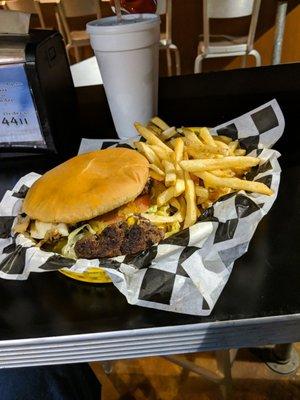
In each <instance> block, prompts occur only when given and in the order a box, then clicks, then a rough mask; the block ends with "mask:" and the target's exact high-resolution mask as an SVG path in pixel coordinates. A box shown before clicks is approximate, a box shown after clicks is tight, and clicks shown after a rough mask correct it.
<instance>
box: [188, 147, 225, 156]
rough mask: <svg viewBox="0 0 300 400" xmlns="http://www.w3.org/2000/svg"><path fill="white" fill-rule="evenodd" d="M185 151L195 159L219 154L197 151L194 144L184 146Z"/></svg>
mask: <svg viewBox="0 0 300 400" xmlns="http://www.w3.org/2000/svg"><path fill="white" fill-rule="evenodd" d="M186 151H187V153H188V155H189V156H191V157H193V158H196V159H206V158H218V157H219V156H220V154H210V153H206V152H204V151H199V149H197V148H196V147H195V146H186ZM221 157H223V156H221Z"/></svg>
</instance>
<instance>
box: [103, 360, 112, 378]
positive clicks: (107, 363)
mask: <svg viewBox="0 0 300 400" xmlns="http://www.w3.org/2000/svg"><path fill="white" fill-rule="evenodd" d="M101 365H102V368H103V371H104V372H105V373H106V375H109V374H111V373H112V370H113V363H112V362H111V361H102V362H101Z"/></svg>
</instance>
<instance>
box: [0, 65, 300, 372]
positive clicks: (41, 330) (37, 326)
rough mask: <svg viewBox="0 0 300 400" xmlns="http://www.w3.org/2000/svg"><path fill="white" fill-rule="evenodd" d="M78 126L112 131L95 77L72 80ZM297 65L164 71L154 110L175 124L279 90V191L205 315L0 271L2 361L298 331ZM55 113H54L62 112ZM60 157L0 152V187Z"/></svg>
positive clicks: (45, 360)
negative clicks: (76, 83)
mask: <svg viewBox="0 0 300 400" xmlns="http://www.w3.org/2000/svg"><path fill="white" fill-rule="evenodd" d="M77 94H78V101H79V116H80V120H81V127H79V129H78V132H74V135H81V136H85V137H87V136H89V137H91V138H92V137H97V136H98V137H101V136H102V137H109V136H111V137H114V136H115V132H114V129H113V125H112V120H111V116H110V113H109V110H108V105H107V102H106V99H105V95H104V91H103V88H102V87H101V86H94V87H87V88H85V87H83V88H78V89H77ZM299 94H300V64H289V65H279V66H270V67H261V68H252V69H244V70H234V71H223V72H216V73H209V74H201V75H191V76H181V77H173V78H164V79H162V80H161V82H160V94H159V98H160V103H159V115H160V116H161V117H162V118H165V119H166V120H167V121H171V122H172V123H174V124H176V125H180V124H190V125H194V124H196V123H197V124H199V123H200V122H203V124H206V125H208V126H213V125H214V124H217V123H222V122H225V121H226V120H229V119H230V118H233V117H234V116H237V115H240V114H241V113H243V112H245V111H248V110H250V109H252V108H254V107H256V106H258V105H260V104H262V103H263V102H265V101H268V100H270V99H271V98H273V97H276V98H277V100H278V102H279V104H280V106H281V107H282V110H283V112H284V115H285V118H286V132H285V134H284V136H283V138H282V139H281V140H280V142H279V143H278V145H277V146H276V147H277V148H278V149H279V150H280V151H281V152H282V154H283V156H282V158H281V165H282V168H283V173H282V181H281V186H280V191H279V196H278V198H277V200H276V202H275V204H274V206H273V208H272V210H271V212H270V213H269V214H268V215H267V216H266V217H265V218H264V219H263V220H262V222H261V223H260V225H259V227H258V229H257V231H256V233H255V235H254V238H253V240H252V242H251V244H250V248H249V251H248V253H247V254H246V255H244V256H243V257H242V258H241V259H239V260H238V261H237V262H236V264H235V267H234V271H233V273H232V275H231V277H230V279H229V282H228V284H227V285H226V287H225V289H224V291H223V293H222V294H221V296H220V299H219V301H218V302H217V304H216V306H215V309H214V310H213V312H212V313H211V315H210V316H208V317H202V318H200V317H192V316H188V315H180V314H172V313H167V312H163V311H157V310H151V309H146V308H140V307H136V306H130V305H128V304H127V303H126V301H125V298H123V296H122V295H121V294H120V293H119V292H118V291H117V290H116V289H115V288H114V286H113V285H111V284H108V285H99V286H97V285H90V284H85V283H80V282H77V281H73V280H70V279H69V278H67V277H65V276H63V275H61V274H59V273H57V272H50V273H43V274H32V275H31V276H30V277H29V279H28V280H27V281H23V282H16V281H4V280H0V303H1V315H0V367H1V368H4V367H6V368H7V367H14V366H31V365H45V364H59V363H76V362H82V361H96V360H110V359H122V358H123V359H124V358H134V357H142V356H153V355H166V354H179V353H188V352H198V351H206V350H216V349H226V348H240V347H251V346H258V345H265V344H271V343H274V344H275V343H287V342H294V341H299V340H300V295H299V282H300V269H299V264H300V250H299V238H300V209H299V201H300V165H299V155H300V154H299V147H298V146H297V143H296V141H297V136H298V129H297V127H298V124H299V109H300V108H299V106H300V104H299V99H300V96H299ZM58 118H59V116H58ZM56 162H57V160H54V159H50V157H48V158H45V157H41V158H39V157H37V158H35V159H26V158H24V159H22V160H20V159H18V160H17V159H14V160H7V159H6V160H5V159H0V195H1V196H2V195H3V193H4V191H5V190H6V189H8V188H11V187H12V185H13V184H14V183H15V182H16V180H17V179H18V178H19V177H20V176H21V175H24V174H25V173H27V172H29V171H32V170H35V171H37V172H42V171H45V170H46V169H48V168H50V167H51V166H52V165H54V164H55V163H56Z"/></svg>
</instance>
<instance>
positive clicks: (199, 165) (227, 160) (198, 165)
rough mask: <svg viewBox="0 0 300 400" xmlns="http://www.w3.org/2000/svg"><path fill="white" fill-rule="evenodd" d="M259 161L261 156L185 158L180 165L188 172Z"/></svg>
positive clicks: (248, 165) (238, 166)
mask: <svg viewBox="0 0 300 400" xmlns="http://www.w3.org/2000/svg"><path fill="white" fill-rule="evenodd" d="M259 162H260V160H259V158H256V157H247V156H244V157H243V156H237V157H234V156H232V157H223V158H219V159H206V160H183V161H181V162H180V166H181V167H182V168H183V169H184V170H186V171H188V172H202V171H213V170H215V169H227V168H249V167H253V166H255V165H257V164H259ZM195 175H197V174H195ZM197 176H198V175H197ZM225 186H226V185H225Z"/></svg>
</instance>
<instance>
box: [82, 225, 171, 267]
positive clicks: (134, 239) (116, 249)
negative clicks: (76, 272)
mask: <svg viewBox="0 0 300 400" xmlns="http://www.w3.org/2000/svg"><path fill="white" fill-rule="evenodd" d="M163 236H164V232H163V231H162V230H161V229H159V228H157V227H156V226H154V225H152V224H151V223H150V222H149V221H148V220H147V219H145V218H141V219H140V220H139V221H138V223H137V224H134V225H131V226H128V225H127V224H126V223H125V222H118V223H115V224H112V225H109V226H108V227H106V228H105V229H104V230H103V231H102V232H101V233H100V234H99V235H88V236H85V237H84V238H82V239H80V240H78V242H77V243H76V244H75V253H76V256H77V257H78V258H87V259H92V258H104V257H117V256H120V255H123V254H136V253H139V252H140V251H143V250H146V249H147V248H149V247H151V246H152V245H153V244H154V243H157V242H159V241H160V240H161V239H162V238H163Z"/></svg>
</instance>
